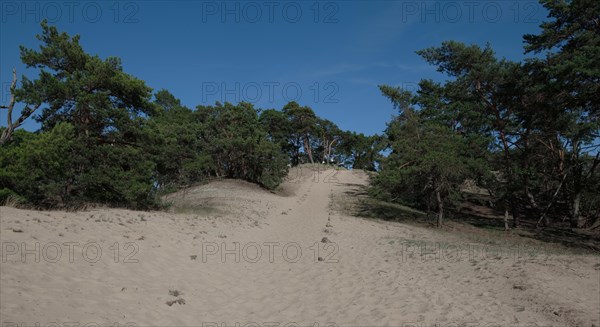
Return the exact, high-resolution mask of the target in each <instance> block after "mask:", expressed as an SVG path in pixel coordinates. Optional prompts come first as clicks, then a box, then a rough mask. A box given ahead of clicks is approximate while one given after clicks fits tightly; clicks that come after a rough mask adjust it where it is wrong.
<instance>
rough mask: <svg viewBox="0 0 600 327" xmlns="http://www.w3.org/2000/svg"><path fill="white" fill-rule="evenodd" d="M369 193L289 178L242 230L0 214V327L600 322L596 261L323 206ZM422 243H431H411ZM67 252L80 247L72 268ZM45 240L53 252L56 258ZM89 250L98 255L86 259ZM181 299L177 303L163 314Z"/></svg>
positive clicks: (116, 213)
mask: <svg viewBox="0 0 600 327" xmlns="http://www.w3.org/2000/svg"><path fill="white" fill-rule="evenodd" d="M366 183H367V177H366V175H365V174H363V173H361V172H351V171H340V172H336V171H327V172H323V173H321V174H319V175H318V178H316V177H315V178H304V179H298V180H296V181H295V188H296V191H295V195H293V196H288V197H281V196H275V195H271V194H268V193H266V192H265V193H264V194H262V193H261V194H259V195H258V197H257V198H254V200H253V201H254V202H252V203H254V207H252V208H251V209H252V210H255V211H253V212H262V213H263V214H262V215H261V219H257V221H256V223H255V225H252V226H251V227H248V226H246V225H240V224H237V225H236V224H235V223H232V222H227V221H225V222H223V221H222V220H219V219H204V218H202V217H197V216H195V217H188V216H185V215H174V214H164V213H160V212H157V213H139V212H134V211H127V210H114V209H111V210H96V211H93V212H87V213H65V212H39V211H28V210H18V209H13V208H7V207H2V208H1V211H0V221H1V223H2V224H1V234H0V236H1V238H2V243H3V248H2V251H3V253H2V264H1V265H2V266H1V267H0V273H1V276H0V286H1V288H0V304H1V311H0V318H1V322H2V323H3V325H4V326H7V324H8V323H11V322H12V323H17V324H19V325H20V324H22V323H26V324H27V325H33V324H35V323H39V324H40V325H42V326H44V325H48V324H49V323H56V324H58V325H61V326H63V325H64V326H66V323H73V322H76V323H78V324H79V325H84V324H89V323H95V324H101V325H112V326H114V325H115V323H117V324H119V325H124V324H126V323H131V324H132V325H136V326H215V325H218V326H235V325H236V324H238V325H242V326H244V325H247V326H277V325H278V326H284V325H302V326H325V325H337V326H414V325H417V326H434V325H435V324H438V325H443V326H446V325H448V326H460V325H463V324H465V323H474V324H473V325H472V326H483V325H484V324H490V323H491V324H496V325H498V326H525V325H526V324H536V325H538V326H550V325H554V326H559V325H561V326H565V325H577V324H582V325H585V326H591V325H593V324H595V325H596V326H598V325H599V321H598V319H599V317H598V314H599V311H598V308H600V295H599V291H600V271H599V270H598V269H597V267H595V266H594V265H595V264H596V263H598V258H597V257H583V256H580V257H566V256H565V257H562V256H557V255H536V256H527V255H525V256H523V257H520V258H515V257H514V256H512V255H510V254H507V253H504V254H502V255H498V256H495V255H494V256H492V255H482V254H476V253H474V254H473V256H472V257H465V256H464V255H463V256H462V257H456V256H454V257H453V256H452V255H451V253H450V254H448V253H449V252H443V251H442V250H440V249H439V248H436V245H435V244H436V242H442V243H440V244H446V245H447V244H460V241H461V240H460V239H458V238H457V239H448V238H447V236H445V235H442V234H439V233H437V232H435V231H432V230H428V229H423V228H418V227H413V226H406V225H401V224H394V223H386V222H378V221H372V220H366V219H361V218H356V217H348V216H345V215H343V214H341V213H339V212H336V211H334V210H333V209H332V206H331V198H332V196H336V195H343V194H344V192H347V191H349V190H351V189H352V187H353V186H355V185H365V184H366ZM240 201H242V200H240ZM249 210H250V209H249ZM249 216H252V214H249ZM14 229H17V230H18V229H21V230H22V232H14V231H13V230H14ZM324 237H326V238H327V239H328V240H329V242H328V243H323V242H322V241H323V238H324ZM423 241H425V242H430V243H429V244H430V246H428V247H425V248H423V247H422V246H419V245H415V244H418V242H423ZM67 242H74V243H76V244H77V245H73V248H74V255H73V260H69V253H68V247H67V246H65V244H66V243H67ZM74 243H73V244H74ZM88 243H90V244H95V245H93V246H88V248H87V251H88V255H87V256H86V257H84V256H82V255H81V251H82V249H83V245H85V244H88ZM130 243H131V244H130ZM22 244H25V247H27V248H28V249H35V244H39V246H40V250H39V251H38V253H39V254H40V260H39V262H35V254H26V255H25V260H24V261H25V262H23V260H22V254H23V253H24V251H23V250H24V247H23V246H22ZM52 244H58V246H60V247H61V248H62V256H61V258H60V259H58V260H50V259H53V258H55V257H56V255H54V253H55V250H56V249H55V248H53V245H52ZM13 245H16V246H17V250H14V249H13V247H11V246H13ZM115 245H116V247H115ZM96 248H101V249H102V251H103V252H102V255H100V256H97V257H98V261H97V262H91V261H94V260H89V259H90V258H91V259H94V258H96V257H95V256H94V250H95V249H96ZM115 248H118V249H119V251H118V253H117V252H116V250H115ZM53 251H54V252H53ZM15 252H16V253H15ZM33 252H36V251H33ZM428 253H430V254H428ZM128 256H129V258H128ZM194 256H195V257H194ZM319 257H320V258H319ZM127 259H130V261H136V262H131V263H128V262H126V261H128V260H127ZM51 261H55V262H51ZM70 261H72V262H70ZM174 290H177V291H179V292H180V293H182V294H181V295H178V296H173V295H169V291H174ZM177 299H183V300H185V304H178V303H175V304H173V305H171V306H169V305H167V304H166V302H167V301H173V300H177ZM55 326H56V325H55Z"/></svg>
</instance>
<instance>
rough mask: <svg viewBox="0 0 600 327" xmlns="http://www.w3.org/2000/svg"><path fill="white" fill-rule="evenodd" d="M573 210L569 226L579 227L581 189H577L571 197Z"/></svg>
mask: <svg viewBox="0 0 600 327" xmlns="http://www.w3.org/2000/svg"><path fill="white" fill-rule="evenodd" d="M572 206H573V212H572V213H571V227H572V228H578V227H579V213H580V209H581V191H577V193H576V194H575V196H574V197H573V203H572Z"/></svg>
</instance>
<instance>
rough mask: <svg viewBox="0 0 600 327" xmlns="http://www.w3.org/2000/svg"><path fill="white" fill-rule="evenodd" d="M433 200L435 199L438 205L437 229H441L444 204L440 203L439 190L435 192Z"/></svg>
mask: <svg viewBox="0 0 600 327" xmlns="http://www.w3.org/2000/svg"><path fill="white" fill-rule="evenodd" d="M435 198H436V199H437V205H438V218H437V227H442V224H443V223H444V203H443V202H442V196H441V194H440V190H439V189H436V190H435Z"/></svg>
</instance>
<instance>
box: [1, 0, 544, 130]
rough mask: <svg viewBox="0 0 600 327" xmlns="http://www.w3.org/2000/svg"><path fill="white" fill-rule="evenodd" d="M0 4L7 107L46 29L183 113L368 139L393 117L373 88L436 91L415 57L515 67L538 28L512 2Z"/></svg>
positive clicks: (531, 4)
mask: <svg viewBox="0 0 600 327" xmlns="http://www.w3.org/2000/svg"><path fill="white" fill-rule="evenodd" d="M0 3H1V7H0V15H1V18H0V19H1V21H0V24H1V25H0V27H1V28H0V48H1V57H0V80H1V81H2V103H3V104H6V102H7V101H8V85H9V84H10V80H11V70H12V67H16V68H17V72H18V74H19V76H20V75H21V74H25V75H27V76H29V77H35V76H36V75H37V71H36V70H34V69H27V70H26V69H25V67H24V66H23V65H22V64H21V62H20V59H19V45H24V46H26V47H30V48H37V47H38V46H39V42H38V41H37V40H36V38H35V35H36V34H37V33H39V32H40V30H41V29H40V27H39V22H40V21H41V20H42V19H43V18H47V19H48V20H49V22H50V23H51V24H52V25H56V26H57V27H58V28H59V29H60V30H62V31H66V32H68V33H69V34H72V35H74V34H80V35H81V43H82V45H83V47H84V49H85V50H86V51H87V52H88V53H91V54H98V55H99V56H100V57H103V58H105V57H107V56H117V57H120V58H121V59H122V61H123V66H124V69H125V71H126V72H127V73H130V74H132V75H134V76H136V77H138V78H140V79H143V80H145V81H146V83H147V84H148V85H149V86H150V87H152V88H153V89H154V90H159V89H163V88H164V89H168V90H169V91H171V92H172V93H173V94H174V95H175V96H177V97H178V98H180V99H181V100H182V101H183V103H184V104H185V105H187V106H189V107H191V108H194V107H195V106H196V105H199V104H213V103H214V102H215V101H221V102H223V101H230V102H237V101H241V100H246V101H249V102H253V103H255V105H256V107H259V108H265V109H266V108H277V109H280V108H281V107H282V106H283V105H284V104H285V103H287V102H288V101H290V100H296V101H298V102H299V103H301V104H303V105H308V106H310V107H312V108H313V109H314V110H315V112H317V114H318V115H320V116H321V117H324V118H327V119H330V120H332V121H334V122H336V123H337V124H338V125H339V126H340V127H341V128H343V129H348V130H354V131H357V132H362V133H365V134H374V133H380V132H382V131H383V130H384V129H385V124H386V122H387V121H389V119H390V117H391V115H392V114H394V110H393V108H392V106H391V104H390V103H389V102H388V101H387V100H386V99H385V98H384V97H383V96H381V94H380V92H379V90H378V88H377V85H378V84H389V85H396V86H404V87H406V88H409V89H411V88H412V89H414V88H415V85H416V83H418V81H419V80H420V79H422V78H433V79H435V80H444V76H442V75H441V74H439V73H437V72H436V71H435V68H434V67H430V66H428V65H427V64H426V63H425V62H424V61H423V60H421V58H420V57H419V56H418V55H416V54H415V51H417V50H420V49H423V48H426V47H430V46H438V45H440V44H441V42H443V41H445V40H457V41H461V42H465V43H476V44H480V45H485V44H486V43H487V42H489V43H490V44H491V46H492V47H493V48H494V49H495V50H496V52H497V54H498V55H499V56H501V57H506V58H509V59H513V60H520V59H522V58H523V57H524V55H523V43H522V35H523V34H526V33H537V32H538V30H539V24H540V23H541V21H542V20H544V19H545V17H546V11H545V9H544V8H543V7H542V6H541V5H540V4H538V3H537V2H536V1H511V0H509V1H343V2H341V1H340V2H333V1H320V2H316V1H310V0H309V1H286V2H274V1H266V2H262V1H257V2H254V1H248V2H242V1H226V2H215V1H143V2H141V1H96V2H77V1H70V2H43V1H39V2H38V1H4V0H2V1H1V2H0ZM5 115H6V114H5V112H4V111H3V112H1V113H0V119H1V120H0V124H2V125H4V124H6V122H5V119H6V118H5V117H6V116H5ZM25 128H26V129H29V130H35V129H36V128H37V124H36V123H35V122H33V121H29V122H28V123H27V124H25Z"/></svg>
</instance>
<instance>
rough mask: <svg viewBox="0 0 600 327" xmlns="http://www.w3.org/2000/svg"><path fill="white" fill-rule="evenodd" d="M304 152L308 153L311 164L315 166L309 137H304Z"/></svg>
mask: <svg viewBox="0 0 600 327" xmlns="http://www.w3.org/2000/svg"><path fill="white" fill-rule="evenodd" d="M304 152H306V154H307V155H308V159H309V160H310V163H311V164H314V163H315V161H314V160H313V156H312V150H311V148H310V143H308V136H304Z"/></svg>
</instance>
